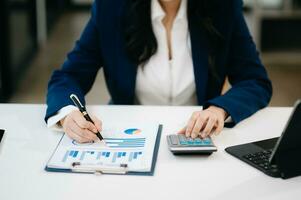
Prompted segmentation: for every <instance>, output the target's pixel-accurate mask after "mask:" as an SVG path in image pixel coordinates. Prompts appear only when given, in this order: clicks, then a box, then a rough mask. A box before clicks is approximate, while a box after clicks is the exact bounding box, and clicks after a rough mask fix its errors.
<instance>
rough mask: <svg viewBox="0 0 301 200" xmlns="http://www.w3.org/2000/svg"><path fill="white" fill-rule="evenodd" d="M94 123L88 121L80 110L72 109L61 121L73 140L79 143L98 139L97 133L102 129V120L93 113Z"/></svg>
mask: <svg viewBox="0 0 301 200" xmlns="http://www.w3.org/2000/svg"><path fill="white" fill-rule="evenodd" d="M91 119H92V120H93V122H94V124H93V123H91V122H89V121H87V120H86V119H85V118H84V116H83V114H82V113H81V112H80V111H78V110H75V111H72V112H71V113H70V114H68V115H67V116H66V117H65V118H64V119H62V120H61V121H60V123H61V125H62V127H63V129H64V132H65V133H66V134H67V135H68V136H69V137H70V138H71V139H73V140H75V141H77V142H79V143H86V142H91V141H95V140H98V138H97V136H96V133H97V131H99V132H100V131H101V130H102V123H101V121H100V120H99V119H98V118H96V117H95V116H92V115H91Z"/></svg>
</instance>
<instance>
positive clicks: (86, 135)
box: [69, 122, 97, 141]
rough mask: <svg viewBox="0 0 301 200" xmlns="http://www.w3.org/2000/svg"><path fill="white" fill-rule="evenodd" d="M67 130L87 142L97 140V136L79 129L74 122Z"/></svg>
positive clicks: (87, 130) (86, 130)
mask: <svg viewBox="0 0 301 200" xmlns="http://www.w3.org/2000/svg"><path fill="white" fill-rule="evenodd" d="M69 128H70V130H71V131H73V132H74V133H75V134H77V135H79V136H80V137H82V138H85V139H86V140H88V141H94V140H97V136H96V134H95V133H93V132H92V131H90V130H89V129H82V128H80V127H79V126H78V125H77V124H76V123H75V122H74V124H70V126H69Z"/></svg>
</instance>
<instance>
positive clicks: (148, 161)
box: [47, 124, 159, 172]
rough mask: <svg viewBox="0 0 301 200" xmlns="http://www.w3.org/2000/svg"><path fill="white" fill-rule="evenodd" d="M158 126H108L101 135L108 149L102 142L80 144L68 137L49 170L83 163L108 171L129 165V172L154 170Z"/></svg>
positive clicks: (58, 149)
mask: <svg viewBox="0 0 301 200" xmlns="http://www.w3.org/2000/svg"><path fill="white" fill-rule="evenodd" d="M158 127H159V125H158V124H156V125H154V124H151V125H150V124H148V125H141V124H139V125H130V126H129V125H123V126H122V125H120V126H114V127H105V129H104V130H103V131H102V132H101V134H102V136H103V137H104V139H105V141H106V143H107V146H105V145H103V144H102V143H101V142H91V143H85V144H80V143H77V142H76V141H75V140H72V139H70V138H69V137H68V136H67V135H66V134H65V135H64V136H63V138H62V140H61V141H60V143H59V145H58V147H57V149H56V151H55V152H54V154H53V155H52V157H51V159H50V161H49V163H48V165H47V167H50V168H57V169H70V168H71V166H72V163H74V162H80V163H81V165H93V166H94V165H95V166H98V167H101V166H104V167H106V168H107V167H113V166H114V167H115V166H119V165H120V164H127V165H128V170H129V171H137V172H147V171H150V170H151V166H152V160H153V152H154V147H155V143H156V137H157V132H158Z"/></svg>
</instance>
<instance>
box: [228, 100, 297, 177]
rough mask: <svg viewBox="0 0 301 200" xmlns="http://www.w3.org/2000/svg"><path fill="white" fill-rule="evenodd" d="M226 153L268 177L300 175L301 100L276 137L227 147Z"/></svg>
mask: <svg viewBox="0 0 301 200" xmlns="http://www.w3.org/2000/svg"><path fill="white" fill-rule="evenodd" d="M225 151H226V152H228V153H229V154H231V155H232V156H235V157H236V158H238V159H240V160H242V161H243V162H245V163H247V164H249V165H251V166H253V167H255V168H257V169H258V170H260V171H262V172H263V173H265V174H267V175H269V176H272V177H281V178H283V179H287V178H291V177H294V176H298V175H301V100H299V101H297V102H296V104H295V107H294V109H293V112H292V114H291V116H290V118H289V120H288V122H287V124H286V126H285V129H284V130H283V132H282V135H281V136H280V137H277V138H271V139H267V140H262V141H257V142H252V143H247V144H241V145H237V146H232V147H228V148H226V149H225Z"/></svg>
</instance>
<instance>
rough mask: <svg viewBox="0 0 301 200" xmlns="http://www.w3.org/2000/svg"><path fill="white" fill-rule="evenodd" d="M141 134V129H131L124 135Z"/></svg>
mask: <svg viewBox="0 0 301 200" xmlns="http://www.w3.org/2000/svg"><path fill="white" fill-rule="evenodd" d="M141 132H142V131H141V130H140V129H137V128H130V129H126V130H125V131H124V133H125V134H127V135H138V134H140V133H141Z"/></svg>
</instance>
